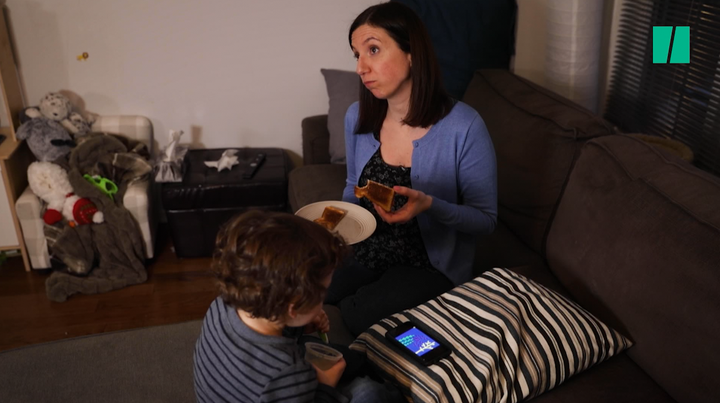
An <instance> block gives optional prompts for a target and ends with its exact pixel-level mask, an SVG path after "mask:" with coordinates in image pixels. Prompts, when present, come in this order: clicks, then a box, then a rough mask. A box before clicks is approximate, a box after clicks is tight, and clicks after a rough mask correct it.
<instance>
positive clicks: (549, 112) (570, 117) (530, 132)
mask: <svg viewBox="0 0 720 403" xmlns="http://www.w3.org/2000/svg"><path fill="white" fill-rule="evenodd" d="M463 101H464V102H466V103H467V104H469V105H470V106H472V107H473V108H475V109H476V110H477V111H478V113H479V114H480V115H481V116H482V118H483V120H484V121H485V124H486V125H487V128H488V131H489V132H490V137H492V141H493V145H494V147H495V154H496V156H497V164H498V167H497V168H498V169H497V175H498V217H499V219H501V220H502V221H504V222H505V223H506V224H507V225H508V227H509V228H510V229H511V230H512V231H513V232H514V233H516V234H518V235H519V236H520V238H521V239H522V240H523V241H525V243H527V244H528V245H529V246H530V247H531V248H532V249H533V250H534V251H536V252H538V253H541V254H542V253H544V243H545V239H546V234H547V229H548V223H549V222H550V220H551V218H552V214H553V212H554V209H555V208H556V205H557V202H558V200H559V199H560V195H561V194H562V190H563V186H565V182H566V180H567V177H568V174H569V173H570V170H571V168H572V165H573V162H574V160H575V158H576V154H577V152H578V150H579V148H580V146H581V145H582V144H583V143H584V142H585V141H587V140H588V139H592V138H595V137H598V136H603V135H607V134H610V133H612V132H613V128H612V126H611V125H610V124H608V123H607V122H605V121H604V120H602V119H601V118H599V117H597V116H595V115H593V114H592V113H591V112H590V111H588V110H586V109H584V108H582V107H581V106H579V105H577V104H574V103H572V102H571V101H569V100H567V99H565V98H562V97H561V96H559V95H557V94H554V93H552V92H550V91H547V90H545V89H543V88H542V87H539V86H537V85H535V84H532V83H530V82H529V81H527V80H524V79H522V78H520V77H518V76H515V75H513V74H512V73H509V72H507V71H503V70H478V71H477V72H475V76H474V77H473V80H472V82H471V83H470V86H469V87H468V89H467V92H466V93H465V97H464V99H463Z"/></svg>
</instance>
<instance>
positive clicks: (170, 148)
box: [154, 130, 188, 182]
mask: <svg viewBox="0 0 720 403" xmlns="http://www.w3.org/2000/svg"><path fill="white" fill-rule="evenodd" d="M182 134H183V131H182V130H180V131H175V130H170V143H169V144H168V145H167V146H166V147H165V148H163V150H162V152H161V153H160V155H159V156H158V157H157V159H156V161H155V167H154V172H155V182H182V180H183V173H184V171H185V165H184V164H183V160H184V159H185V154H187V151H188V147H187V146H181V145H180V144H178V143H179V142H180V136H182Z"/></svg>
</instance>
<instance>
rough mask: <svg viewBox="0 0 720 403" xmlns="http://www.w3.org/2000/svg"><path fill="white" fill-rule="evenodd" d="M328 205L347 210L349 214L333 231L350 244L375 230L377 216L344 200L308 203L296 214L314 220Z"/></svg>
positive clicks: (366, 236) (364, 238)
mask: <svg viewBox="0 0 720 403" xmlns="http://www.w3.org/2000/svg"><path fill="white" fill-rule="evenodd" d="M327 206H333V207H337V208H341V209H343V210H345V211H347V214H345V217H343V219H342V220H340V223H339V224H338V225H337V227H335V230H334V231H333V232H337V233H338V234H340V235H341V236H342V237H343V238H344V239H345V242H347V243H348V244H350V245H352V244H356V243H358V242H361V241H364V240H366V239H367V238H368V237H369V236H370V235H372V233H373V232H375V227H377V223H376V222H375V217H373V215H372V214H371V213H370V212H369V211H367V210H365V209H364V208H362V207H360V206H358V205H357V204H352V203H348V202H344V201H335V200H329V201H321V202H316V203H312V204H308V205H307V206H305V207H303V208H301V209H300V210H298V211H296V212H295V215H296V216H299V217H302V218H305V219H307V220H310V221H312V220H314V219H316V218H320V217H321V216H322V213H323V210H325V207H327Z"/></svg>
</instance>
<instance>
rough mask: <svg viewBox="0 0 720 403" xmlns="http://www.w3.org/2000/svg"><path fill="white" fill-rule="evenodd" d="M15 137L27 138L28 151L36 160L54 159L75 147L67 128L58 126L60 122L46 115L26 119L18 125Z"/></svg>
mask: <svg viewBox="0 0 720 403" xmlns="http://www.w3.org/2000/svg"><path fill="white" fill-rule="evenodd" d="M17 137H18V139H20V140H27V143H28V146H29V147H30V151H32V153H33V154H35V158H37V159H38V161H50V162H52V161H55V160H57V159H58V158H60V157H62V156H64V155H67V154H68V153H69V152H70V151H71V150H72V148H73V147H75V141H73V139H72V137H70V134H68V132H67V130H65V128H63V127H62V126H60V123H58V122H56V121H54V120H51V119H48V118H46V117H39V118H35V119H32V120H28V121H27V122H25V123H23V124H22V125H20V127H19V128H18V131H17Z"/></svg>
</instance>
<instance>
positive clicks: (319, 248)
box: [212, 210, 349, 321]
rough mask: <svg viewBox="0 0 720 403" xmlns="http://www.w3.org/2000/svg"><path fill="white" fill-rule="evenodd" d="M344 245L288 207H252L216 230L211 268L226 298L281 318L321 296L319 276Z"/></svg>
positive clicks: (325, 272) (345, 249)
mask: <svg viewBox="0 0 720 403" xmlns="http://www.w3.org/2000/svg"><path fill="white" fill-rule="evenodd" d="M348 253H349V247H348V246H347V244H346V243H345V242H344V241H343V240H342V239H341V238H340V237H339V236H336V235H334V234H333V233H331V232H330V231H328V230H326V229H325V228H323V227H321V226H320V225H318V224H316V223H314V222H312V221H309V220H306V219H304V218H301V217H297V216H294V215H292V214H288V213H279V212H266V211H260V210H251V211H248V212H246V213H243V214H241V215H239V216H237V217H235V218H233V219H231V220H230V221H229V222H228V223H227V224H226V225H225V226H224V227H223V229H221V231H220V233H219V234H218V237H217V241H216V249H215V253H214V256H213V263H212V270H213V273H214V274H215V276H216V278H217V284H218V287H219V289H220V295H221V297H222V299H223V300H224V301H225V303H227V304H229V305H231V306H233V307H235V308H239V309H242V310H243V311H245V312H248V313H249V314H250V315H252V316H253V317H256V318H265V319H268V320H273V321H274V320H278V319H284V318H285V317H286V315H287V312H288V308H289V306H290V304H294V309H295V310H297V311H299V312H303V311H304V310H307V309H310V308H312V307H314V306H316V305H317V304H318V303H320V302H322V301H323V300H324V298H325V292H326V291H327V290H326V289H325V287H324V286H323V285H322V284H321V283H322V280H323V279H325V278H326V277H327V276H328V275H330V274H331V273H332V272H333V270H335V269H336V268H337V267H339V266H340V264H341V263H342V261H343V260H344V258H345V257H346V256H347V254H348Z"/></svg>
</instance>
